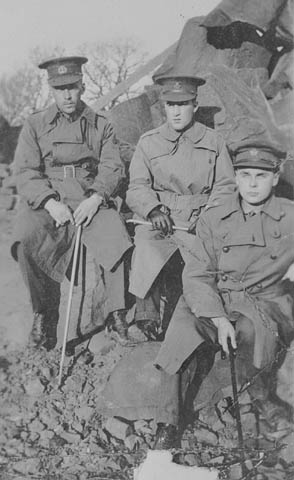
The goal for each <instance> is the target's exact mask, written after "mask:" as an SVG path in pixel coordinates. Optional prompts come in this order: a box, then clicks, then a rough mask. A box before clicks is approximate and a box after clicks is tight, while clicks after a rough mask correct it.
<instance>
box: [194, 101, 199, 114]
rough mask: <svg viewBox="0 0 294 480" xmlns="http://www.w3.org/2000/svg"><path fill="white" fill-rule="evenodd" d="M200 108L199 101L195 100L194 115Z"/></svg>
mask: <svg viewBox="0 0 294 480" xmlns="http://www.w3.org/2000/svg"><path fill="white" fill-rule="evenodd" d="M198 108H199V105H198V102H197V99H196V98H195V100H194V113H196V112H197V110H198Z"/></svg>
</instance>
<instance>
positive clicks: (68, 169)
mask: <svg viewBox="0 0 294 480" xmlns="http://www.w3.org/2000/svg"><path fill="white" fill-rule="evenodd" d="M45 174H46V175H48V177H50V178H57V179H61V178H85V177H89V176H92V177H93V178H94V176H95V175H94V172H91V170H90V169H88V168H85V167H81V166H80V165H73V164H67V165H60V166H54V167H47V168H46V170H45Z"/></svg>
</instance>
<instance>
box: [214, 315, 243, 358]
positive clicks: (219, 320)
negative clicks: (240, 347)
mask: <svg viewBox="0 0 294 480" xmlns="http://www.w3.org/2000/svg"><path fill="white" fill-rule="evenodd" d="M211 320H212V321H213V323H214V325H215V326H216V328H217V333H218V343H219V344H220V346H221V347H222V349H223V351H224V352H225V353H227V354H228V355H229V346H228V338H230V339H231V344H232V347H233V348H234V349H236V348H237V344H236V334H235V329H234V327H233V325H232V324H231V322H230V321H229V320H228V319H227V318H226V317H215V318H212V319H211Z"/></svg>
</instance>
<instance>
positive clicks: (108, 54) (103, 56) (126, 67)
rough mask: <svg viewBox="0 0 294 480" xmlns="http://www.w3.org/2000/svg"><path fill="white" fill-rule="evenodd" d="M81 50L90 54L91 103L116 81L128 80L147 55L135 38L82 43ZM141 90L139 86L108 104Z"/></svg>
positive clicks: (87, 69) (88, 84)
mask: <svg viewBox="0 0 294 480" xmlns="http://www.w3.org/2000/svg"><path fill="white" fill-rule="evenodd" d="M79 52H80V53H81V54H82V55H85V56H86V57H88V58H89V62H88V63H86V64H85V66H84V72H85V76H84V78H85V83H86V87H87V90H86V98H87V101H88V102H89V103H91V102H94V101H96V100H97V99H98V98H99V97H101V96H103V95H105V94H106V93H108V92H109V91H110V90H112V89H113V88H114V87H115V86H116V85H118V84H119V83H121V82H122V81H124V80H126V78H127V77H128V76H129V75H130V74H131V73H133V72H134V71H135V70H136V69H137V68H138V67H139V66H141V65H142V64H143V63H144V61H145V59H146V56H147V55H146V53H144V52H142V51H141V49H140V45H139V44H138V42H136V41H135V40H134V39H131V38H127V39H117V40H115V41H111V42H102V43H101V42H99V43H88V44H84V45H81V47H80V48H79ZM136 94H137V90H136V89H132V90H131V91H128V92H125V94H124V95H121V96H120V97H119V98H118V97H117V98H115V99H114V100H113V101H112V102H111V103H110V104H109V105H108V108H111V107H113V106H114V105H115V104H116V103H119V102H120V101H122V100H124V99H127V98H130V97H132V96H134V95H136Z"/></svg>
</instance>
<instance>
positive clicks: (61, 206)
mask: <svg viewBox="0 0 294 480" xmlns="http://www.w3.org/2000/svg"><path fill="white" fill-rule="evenodd" d="M44 208H45V209H46V210H47V212H49V214H50V215H51V217H52V218H53V219H54V220H55V222H56V227H60V225H64V224H65V223H67V222H70V223H71V224H72V225H74V219H73V216H72V213H71V211H70V209H69V208H68V206H67V205H65V203H62V202H58V201H57V200H54V198H50V199H49V200H48V201H47V202H46V203H45V205H44Z"/></svg>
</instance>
